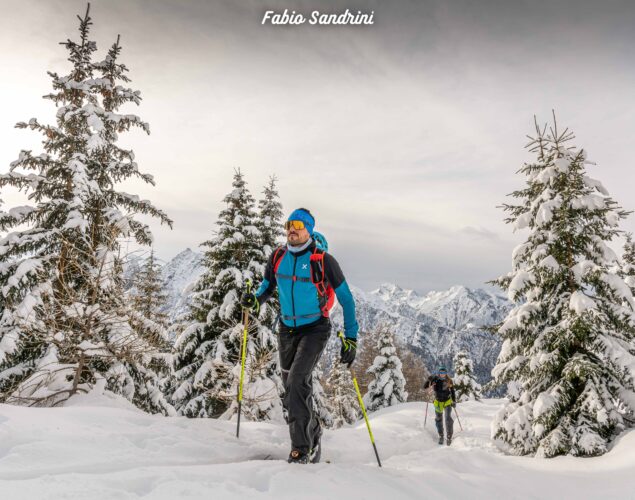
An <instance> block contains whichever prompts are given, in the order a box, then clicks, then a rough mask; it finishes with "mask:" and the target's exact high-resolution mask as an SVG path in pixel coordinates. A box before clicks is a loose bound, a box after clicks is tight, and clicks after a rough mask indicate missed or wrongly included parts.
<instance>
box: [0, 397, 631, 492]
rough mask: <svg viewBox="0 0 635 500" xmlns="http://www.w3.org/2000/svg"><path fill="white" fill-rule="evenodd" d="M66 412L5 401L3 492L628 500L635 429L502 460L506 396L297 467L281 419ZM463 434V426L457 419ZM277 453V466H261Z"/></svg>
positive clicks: (408, 415) (385, 431)
mask: <svg viewBox="0 0 635 500" xmlns="http://www.w3.org/2000/svg"><path fill="white" fill-rule="evenodd" d="M71 403H72V404H74V406H69V407H64V408H24V407H17V406H8V405H0V491H1V492H2V498H6V499H11V500H31V499H32V500H46V499H59V498H65V499H68V500H73V499H76V500H80V499H81V500H84V499H87V498H90V499H91V500H104V499H138V498H144V499H149V500H158V499H165V500H175V499H190V500H194V499H201V500H203V499H205V500H209V499H214V500H225V499H241V500H244V499H264V498H271V499H275V500H284V499H293V500H298V499H299V498H301V499H302V500H311V499H316V500H317V499H320V500H322V499H324V498H329V499H351V498H355V499H362V498H367V499H385V498H393V499H421V498H425V499H435V498H453V499H454V498H470V499H480V498H483V499H491V498H540V499H548V498H576V499H586V498H602V499H606V498H630V497H631V495H632V494H633V477H632V475H633V474H632V471H633V463H635V432H634V431H631V432H630V433H628V434H625V435H624V436H623V437H622V438H621V439H619V440H618V442H617V443H616V445H615V447H614V449H613V450H612V451H610V452H609V453H608V454H607V455H605V456H602V457H598V458H586V459H583V458H573V457H562V458H558V459H553V460H543V459H533V458H521V457H511V456H506V455H504V454H502V453H501V451H500V450H499V449H498V448H497V447H496V446H495V445H494V443H492V442H491V441H490V439H489V424H490V421H491V418H492V415H493V413H494V412H495V411H496V409H497V408H498V407H499V406H500V401H497V400H485V402H484V403H476V402H468V403H463V404H461V405H459V411H460V416H461V422H462V424H463V426H464V428H465V430H464V431H463V432H457V433H456V435H455V440H454V443H453V445H452V446H451V447H447V446H439V445H437V444H436V437H435V431H434V430H433V421H432V418H431V415H428V421H427V427H424V414H425V404H424V403H407V404H403V405H399V406H396V407H392V408H389V409H386V410H381V411H379V412H377V413H374V414H372V415H371V419H370V421H371V425H372V429H373V433H374V435H375V439H376V442H377V448H378V450H379V454H380V457H381V459H382V462H383V467H382V468H381V469H380V468H378V467H377V465H376V462H375V457H374V454H373V451H372V448H371V446H370V443H369V441H368V434H367V431H366V428H365V426H364V423H363V421H362V422H360V423H358V424H356V425H354V426H345V427H343V428H342V429H339V430H334V431H328V430H327V431H326V432H325V435H324V440H323V446H324V458H326V459H328V460H330V461H331V463H330V464H329V463H321V464H318V465H290V464H287V463H286V462H285V461H284V459H285V458H286V456H287V454H288V452H289V445H288V430H287V427H286V426H285V425H284V424H280V423H252V422H243V423H242V424H241V437H240V439H239V440H238V439H236V437H235V422H227V421H219V420H213V419H187V418H185V417H161V416H156V415H155V416H153V415H147V414H145V413H142V412H141V411H139V410H136V409H134V408H132V407H130V406H129V404H128V403H127V402H125V401H123V400H122V399H120V398H117V397H114V396H112V397H106V396H103V395H102V396H99V397H96V396H91V395H88V396H83V397H80V398H78V399H75V400H74V401H71ZM430 411H431V410H430ZM455 426H456V427H457V431H458V426H457V425H456V424H455ZM267 454H271V455H272V456H273V458H274V459H275V460H261V458H263V457H265V456H266V455H267Z"/></svg>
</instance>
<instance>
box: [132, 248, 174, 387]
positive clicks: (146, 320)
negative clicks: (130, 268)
mask: <svg viewBox="0 0 635 500" xmlns="http://www.w3.org/2000/svg"><path fill="white" fill-rule="evenodd" d="M131 281H132V283H131V288H130V290H129V291H128V297H129V298H130V305H131V307H132V310H133V311H134V319H133V321H134V323H135V324H136V326H137V328H138V330H139V331H142V332H144V334H145V335H144V336H145V338H146V339H147V341H148V342H149V343H150V344H151V345H153V346H155V347H156V349H157V350H158V351H159V353H158V354H157V356H155V358H154V359H153V368H154V370H155V371H156V372H157V374H158V375H159V376H160V377H161V379H162V385H165V384H167V383H168V382H169V380H168V377H169V375H170V373H171V366H172V356H171V354H170V350H171V347H172V346H171V343H170V340H169V329H170V321H169V319H168V315H167V314H166V313H165V307H166V300H167V293H166V292H165V291H164V284H163V278H162V275H161V265H160V264H159V263H158V262H157V260H156V258H155V256H154V250H151V251H150V255H149V256H148V258H147V259H145V261H143V262H142V263H141V265H140V266H139V269H138V271H137V272H136V273H135V274H134V275H133V276H132V280H131Z"/></svg>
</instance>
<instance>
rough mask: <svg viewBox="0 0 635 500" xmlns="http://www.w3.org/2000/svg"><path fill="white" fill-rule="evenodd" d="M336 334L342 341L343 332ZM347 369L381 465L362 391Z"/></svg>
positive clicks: (349, 368)
mask: <svg viewBox="0 0 635 500" xmlns="http://www.w3.org/2000/svg"><path fill="white" fill-rule="evenodd" d="M337 336H338V337H339V338H340V340H341V341H342V344H343V343H344V334H343V333H342V332H337ZM348 370H349V371H350V372H351V377H352V378H353V385H354V386H355V392H356V393H357V400H358V401H359V406H360V408H361V409H362V414H363V415H364V420H365V421H366V428H367V429H368V435H369V436H370V442H371V444H372V445H373V450H375V456H376V457H377V465H379V466H380V467H381V460H379V453H377V446H376V445H375V437H374V436H373V431H371V430H370V422H369V421H368V415H367V414H366V407H365V406H364V401H363V400H362V393H361V392H360V391H359V385H358V384H357V377H355V372H354V371H353V369H352V368H351V367H350V365H349V367H348Z"/></svg>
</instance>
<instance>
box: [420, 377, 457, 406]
mask: <svg viewBox="0 0 635 500" xmlns="http://www.w3.org/2000/svg"><path fill="white" fill-rule="evenodd" d="M430 386H432V387H433V388H434V397H435V399H436V400H437V401H439V402H441V403H443V402H445V401H448V400H449V399H452V401H456V393H455V391H454V383H453V382H452V379H451V378H450V377H449V376H447V375H446V376H445V377H439V376H438V375H430V376H429V377H428V380H426V382H425V384H424V385H423V388H424V389H427V388H428V387H430Z"/></svg>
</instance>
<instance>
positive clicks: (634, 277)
mask: <svg viewBox="0 0 635 500" xmlns="http://www.w3.org/2000/svg"><path fill="white" fill-rule="evenodd" d="M620 276H622V278H624V281H625V282H626V284H627V285H628V286H629V287H630V289H631V293H632V294H633V295H634V296H635V242H633V235H632V234H631V233H628V234H627V235H626V243H625V244H624V253H623V254H622V262H621V267H620Z"/></svg>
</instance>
